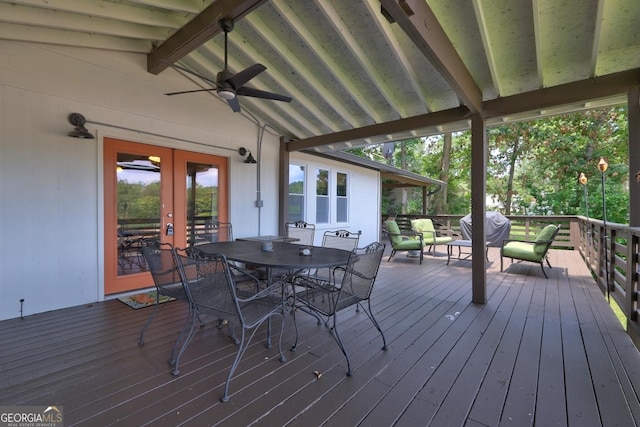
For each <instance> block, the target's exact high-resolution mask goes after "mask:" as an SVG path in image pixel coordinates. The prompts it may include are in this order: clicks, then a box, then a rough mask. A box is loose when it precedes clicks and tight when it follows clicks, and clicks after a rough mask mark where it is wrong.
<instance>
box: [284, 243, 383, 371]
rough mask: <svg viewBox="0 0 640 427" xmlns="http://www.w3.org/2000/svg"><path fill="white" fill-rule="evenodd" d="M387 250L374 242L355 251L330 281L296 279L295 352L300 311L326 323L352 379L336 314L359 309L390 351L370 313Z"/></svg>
mask: <svg viewBox="0 0 640 427" xmlns="http://www.w3.org/2000/svg"><path fill="white" fill-rule="evenodd" d="M384 249H385V245H384V244H382V243H378V242H374V243H371V244H370V245H368V246H366V247H364V248H361V249H355V250H353V251H352V252H351V256H350V257H349V262H348V264H347V266H346V267H345V268H344V270H343V273H342V274H339V275H337V274H336V275H334V279H332V280H331V281H317V280H309V278H307V277H305V276H296V277H295V279H294V282H293V285H294V286H295V287H296V288H297V289H298V290H297V291H296V293H295V296H293V304H294V307H293V308H292V313H293V316H294V324H295V327H296V341H295V343H294V345H293V346H292V350H295V347H296V346H297V344H298V325H297V323H295V316H296V312H297V309H300V310H301V311H304V312H307V313H309V314H312V315H313V316H315V317H316V318H317V319H318V320H320V319H324V325H325V326H326V327H327V328H328V329H329V332H330V333H331V336H332V337H333V338H334V339H335V341H336V343H337V344H338V346H339V347H340V350H341V351H342V354H344V356H345V358H346V359H347V375H351V364H350V362H349V356H348V354H347V350H346V348H345V346H344V344H343V343H342V340H341V339H340V335H339V334H338V328H337V323H338V322H337V314H338V312H340V311H342V310H344V309H346V308H348V307H352V306H356V310H357V311H359V310H358V309H359V308H362V309H363V311H364V312H365V313H366V314H367V316H368V317H369V319H370V320H371V322H372V323H373V325H374V326H375V327H376V329H377V330H378V332H380V335H381V336H382V343H383V346H382V349H383V350H386V349H387V341H386V339H385V337H384V333H383V332H382V329H381V328H380V325H379V324H378V322H377V321H376V319H375V317H374V316H373V312H372V310H371V292H372V291H373V285H374V284H375V281H376V276H377V274H378V269H379V267H380V261H381V260H382V254H383V252H384ZM338 269H339V268H337V269H336V270H338ZM364 301H366V302H367V307H364V306H363V305H362V302H364Z"/></svg>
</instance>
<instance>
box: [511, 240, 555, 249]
mask: <svg viewBox="0 0 640 427" xmlns="http://www.w3.org/2000/svg"><path fill="white" fill-rule="evenodd" d="M510 242H519V243H529V244H530V245H548V244H551V243H553V240H537V241H536V240H521V239H505V240H503V241H502V246H503V247H504V245H506V244H507V243H510Z"/></svg>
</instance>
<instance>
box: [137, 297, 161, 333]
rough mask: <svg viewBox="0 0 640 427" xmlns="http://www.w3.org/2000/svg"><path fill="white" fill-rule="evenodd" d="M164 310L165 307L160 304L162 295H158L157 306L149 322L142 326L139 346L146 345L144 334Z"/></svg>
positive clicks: (148, 319)
mask: <svg viewBox="0 0 640 427" xmlns="http://www.w3.org/2000/svg"><path fill="white" fill-rule="evenodd" d="M163 308H164V305H163V304H160V294H159V293H158V294H157V296H156V306H155V307H154V308H153V312H152V313H151V315H150V316H149V318H147V321H146V322H145V323H144V325H143V326H142V330H141V331H140V338H138V345H144V332H145V331H146V330H147V328H148V327H149V325H150V324H151V322H153V319H155V318H156V316H157V315H158V313H160V310H162V309H163Z"/></svg>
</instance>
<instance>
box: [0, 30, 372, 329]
mask: <svg viewBox="0 0 640 427" xmlns="http://www.w3.org/2000/svg"><path fill="white" fill-rule="evenodd" d="M192 87H193V85H192V84H191V83H189V82H188V81H187V80H186V79H185V78H184V77H182V76H180V75H178V74H177V73H176V72H174V71H173V70H171V69H168V70H166V71H164V72H162V73H161V74H160V75H157V76H156V75H152V74H149V73H147V72H146V56H144V55H140V54H126V53H116V52H109V51H99V50H89V49H77V48H68V47H62V46H49V45H38V44H30V43H21V42H10V41H0V242H1V243H2V249H1V254H0V293H1V297H0V320H1V319H8V318H14V317H18V316H19V315H20V308H21V305H20V300H21V299H24V305H23V308H24V310H23V313H22V314H23V315H25V316H27V315H30V314H34V313H39V312H44V311H49V310H54V309H59V308H64V307H70V306H74V305H81V304H87V303H92V302H96V301H100V300H102V299H104V292H103V289H104V279H103V269H104V265H103V257H104V254H103V246H104V241H103V211H104V206H103V194H102V193H103V190H102V189H103V178H102V148H103V142H102V141H103V138H104V137H113V138H119V139H124V140H129V141H134V142H141V143H146V144H153V145H160V146H168V147H173V148H179V149H184V150H190V151H196V152H203V153H209V154H215V155H220V156H225V157H229V159H230V161H229V174H230V177H229V182H230V188H229V195H230V196H229V209H230V212H229V214H230V218H231V221H232V222H233V224H234V233H235V235H236V237H240V236H248V235H256V234H258V232H260V233H261V234H263V235H266V234H275V233H277V232H278V228H279V227H278V202H277V197H278V168H277V166H275V165H277V161H278V150H279V136H278V135H274V134H273V133H269V132H265V134H264V138H263V141H262V150H261V161H262V168H261V180H260V182H261V195H262V200H263V201H264V207H263V208H262V209H260V210H259V209H258V208H256V207H255V200H256V189H257V184H256V183H257V179H256V173H257V167H256V165H248V164H244V163H242V160H243V158H242V157H240V156H239V155H238V154H237V148H239V147H241V146H244V147H246V148H248V149H249V150H251V151H252V152H253V154H254V156H256V155H257V154H258V153H257V138H258V127H257V125H256V124H255V123H253V122H252V121H250V120H249V119H247V118H246V117H244V116H243V115H241V114H238V113H233V112H232V111H231V110H230V109H229V107H228V106H227V105H226V103H224V104H223V103H222V102H221V101H219V100H218V99H217V98H215V97H214V96H210V95H208V94H206V93H199V94H190V95H182V96H174V97H167V96H165V95H164V93H166V92H170V91H177V90H186V89H190V88H192ZM242 102H243V101H242V100H241V104H242ZM247 102H249V101H247ZM253 102H270V101H260V100H256V101H253ZM72 112H78V113H81V114H83V115H84V116H85V117H86V119H87V121H88V122H97V123H104V124H107V125H108V126H104V125H97V124H93V123H88V124H87V128H88V129H89V131H90V132H92V133H93V134H94V135H96V139H95V140H82V139H74V138H70V137H68V136H67V133H68V132H69V131H71V130H72V126H71V125H70V124H69V123H68V119H67V118H68V116H69V114H70V113H72ZM126 129H134V130H136V131H132V130H126ZM187 141H189V142H187ZM193 142H195V143H193ZM303 157H304V159H305V161H306V162H308V163H309V164H310V165H311V164H315V163H318V164H319V163H320V162H318V159H316V160H314V159H313V158H312V156H303ZM344 166H345V165H342V166H338V165H333V164H332V165H331V168H338V167H340V168H341V169H343V170H348V168H346V167H344ZM350 177H351V185H352V189H353V190H352V193H351V194H352V195H353V197H352V200H351V203H352V206H353V203H357V205H358V206H359V207H362V206H365V203H367V204H369V203H376V204H375V206H372V205H369V206H370V207H368V208H367V213H369V211H373V210H377V209H378V208H377V206H379V201H378V200H377V195H374V194H372V193H376V194H378V193H379V191H378V190H376V191H372V189H373V188H374V187H377V186H378V185H379V178H378V177H377V173H375V172H372V171H368V170H358V171H354V172H353V173H351V174H350ZM374 181H375V182H374ZM363 188H366V189H367V191H360V190H361V189H363ZM360 193H363V194H360ZM352 212H353V211H352ZM364 213H365V210H364V209H363V208H360V212H359V213H358V215H357V218H358V219H359V220H362V222H361V223H360V224H357V226H356V223H355V222H352V223H351V226H352V228H357V229H361V230H362V231H363V241H364V240H366V241H368V240H375V239H376V238H377V233H378V224H377V218H378V217H379V215H378V214H377V212H376V213H375V215H374V214H373V212H370V213H371V217H370V218H369V215H367V216H366V218H367V219H366V220H365V216H364V215H363V214H364ZM351 218H355V217H354V216H353V215H352V217H351ZM258 222H260V224H258Z"/></svg>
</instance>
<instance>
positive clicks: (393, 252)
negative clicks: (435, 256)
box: [387, 249, 422, 262]
mask: <svg viewBox="0 0 640 427" xmlns="http://www.w3.org/2000/svg"><path fill="white" fill-rule="evenodd" d="M420 252H421V253H420V254H421V255H422V251H420ZM395 254H396V251H395V250H393V249H392V250H391V255H389V259H388V260H387V262H389V261H391V258H393V256H394V255H395ZM420 261H422V259H420Z"/></svg>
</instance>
